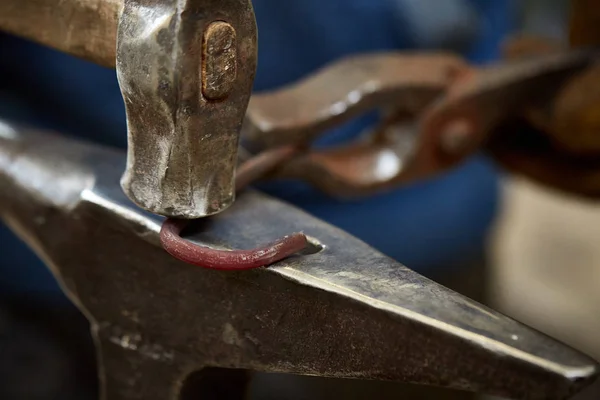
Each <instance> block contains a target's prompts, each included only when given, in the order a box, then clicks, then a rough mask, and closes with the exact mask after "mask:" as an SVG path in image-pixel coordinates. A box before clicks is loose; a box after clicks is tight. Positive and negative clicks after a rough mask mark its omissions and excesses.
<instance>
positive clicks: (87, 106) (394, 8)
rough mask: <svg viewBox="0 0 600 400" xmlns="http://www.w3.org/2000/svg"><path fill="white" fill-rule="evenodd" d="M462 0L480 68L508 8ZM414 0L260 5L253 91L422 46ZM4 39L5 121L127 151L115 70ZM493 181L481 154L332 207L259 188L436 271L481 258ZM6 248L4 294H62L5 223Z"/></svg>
mask: <svg viewBox="0 0 600 400" xmlns="http://www.w3.org/2000/svg"><path fill="white" fill-rule="evenodd" d="M422 1H423V2H425V1H426V0H422ZM430 1H431V0H430ZM438 1H439V0H433V3H437V2H438ZM444 1H446V0H444ZM464 1H465V2H466V3H468V4H469V6H470V7H471V10H472V11H473V12H474V14H473V15H476V16H477V17H478V21H479V22H480V23H479V25H478V30H477V34H478V37H477V39H476V40H475V42H474V43H472V45H471V46H470V49H469V50H468V51H467V55H468V56H469V58H470V59H471V60H473V61H477V62H483V61H487V60H491V59H494V58H495V57H496V56H497V51H498V43H499V40H500V39H501V38H502V37H503V36H504V35H505V33H506V32H507V30H508V29H509V22H510V15H511V13H510V10H511V9H510V1H509V0H497V1H494V0H470V1H468V0H464ZM407 2H408V1H403V0H302V1H292V0H285V1H282V0H254V2H253V3H254V6H255V11H256V15H257V20H258V27H259V35H260V37H259V68H258V74H257V78H256V85H255V87H256V89H257V90H261V91H262V90H268V89H273V88H276V87H278V86H280V85H283V84H286V83H289V82H291V81H294V80H296V79H299V78H301V77H303V76H305V75H306V74H307V73H309V72H311V71H314V70H315V69H317V68H319V67H321V66H323V65H324V64H326V63H328V62H330V61H333V60H336V59H338V58H340V57H342V56H345V55H348V54H354V53H358V52H370V51H375V50H390V49H404V48H412V47H417V46H419V43H418V42H419V41H418V40H417V39H418V38H419V37H422V36H423V32H425V33H426V32H427V31H428V30H427V29H421V30H420V32H421V34H420V35H416V34H415V35H413V34H411V30H413V31H415V32H416V29H417V28H415V27H416V26H418V23H419V21H411V23H412V24H411V23H406V20H404V21H403V19H402V18H403V11H402V10H403V9H404V8H403V7H405V5H404V6H403V3H407ZM413 3H414V2H413ZM433 3H431V4H433ZM432 12H435V10H433V9H432ZM404 17H406V15H404ZM411 26H412V28H411ZM479 28H480V29H479ZM442 36H443V35H442ZM415 38H417V39H415ZM1 43H2V44H1V45H0V51H2V53H3V54H4V55H6V56H2V57H0V115H2V116H3V117H12V118H15V119H17V120H25V121H27V122H29V123H33V124H36V125H38V126H41V127H46V128H51V129H54V130H57V131H59V132H64V133H68V134H73V135H78V136H80V137H83V138H86V139H91V140H93V141H95V142H98V143H103V144H108V145H112V146H119V147H125V146H126V126H125V114H124V109H123V105H122V100H121V96H120V92H119V88H118V84H117V80H116V77H115V72H114V71H112V70H107V69H104V68H102V67H98V66H95V65H92V64H90V63H87V62H85V61H81V60H77V59H74V58H71V57H69V56H66V55H63V54H60V53H57V52H55V51H53V50H50V49H47V48H43V47H40V46H37V45H35V44H32V43H28V42H25V41H22V40H18V39H15V38H12V37H5V38H2V41H1ZM8 55H10V56H8ZM368 121H369V118H368V117H364V118H359V119H357V120H356V121H354V122H353V123H351V124H348V125H346V126H344V127H343V128H342V129H338V130H336V131H335V132H333V133H332V134H331V135H329V136H328V137H327V138H326V139H325V141H327V142H329V143H336V142H339V141H341V140H347V139H348V138H349V137H352V136H354V135H356V134H357V133H358V132H359V131H360V130H361V128H362V127H364V125H365V124H366V123H368ZM497 183H498V182H497V173H496V171H495V169H494V168H493V167H492V166H491V164H490V163H489V162H488V161H486V160H484V159H482V158H479V157H476V158H474V159H473V160H471V161H470V162H468V163H467V164H466V165H464V166H462V167H460V168H458V169H457V170H454V171H452V172H450V173H449V174H447V175H445V176H442V177H440V178H438V179H436V180H434V181H430V182H423V183H419V184H416V185H412V186H410V187H405V188H400V189H398V190H396V191H394V192H392V193H387V194H383V195H379V196H376V197H372V198H368V199H364V200H360V201H350V202H342V201H336V200H334V199H331V198H328V197H326V196H324V195H323V194H322V193H319V192H317V191H316V190H314V189H312V188H310V187H307V186H306V185H304V184H302V183H297V182H295V183H285V184H277V185H274V184H269V185H264V187H263V188H264V189H265V190H266V191H268V192H270V193H272V194H274V195H277V196H279V197H281V198H283V199H285V200H287V201H289V202H291V203H294V204H297V205H298V206H300V207H302V208H304V209H306V210H308V211H309V212H311V213H313V214H314V215H316V216H318V217H320V218H322V219H324V220H326V221H328V222H330V223H332V224H334V225H337V226H339V227H341V228H342V229H345V230H347V231H348V232H350V233H352V234H354V235H356V236H357V237H359V238H361V239H363V240H364V241H366V242H368V243H370V244H371V245H373V246H374V247H376V248H377V249H379V250H380V251H382V252H384V253H386V254H388V255H390V256H392V257H394V258H395V259H398V260H399V261H401V262H403V263H405V264H406V265H407V266H409V267H411V268H413V269H416V270H418V271H420V272H424V273H429V272H431V269H432V268H444V267H445V266H447V265H450V264H453V263H458V262H461V261H464V260H465V259H468V258H469V257H471V256H473V255H474V254H478V253H480V252H481V249H482V246H483V241H484V239H485V235H486V232H487V229H488V227H489V225H490V222H491V221H492V219H493V216H494V214H495V211H496V206H497V197H498V184H497ZM0 240H1V242H0V243H2V248H1V250H0V293H1V292H2V291H19V292H22V291H36V292H50V293H54V292H55V291H56V290H57V288H56V287H55V286H54V285H53V283H52V281H51V280H50V279H49V274H48V273H47V272H46V271H45V268H43V267H41V264H40V263H39V261H38V260H37V259H36V258H35V257H34V256H32V255H31V253H29V251H27V250H26V249H25V247H24V246H22V245H18V244H15V240H14V238H13V237H12V234H10V233H9V232H8V231H7V230H6V228H4V227H3V228H2V230H0Z"/></svg>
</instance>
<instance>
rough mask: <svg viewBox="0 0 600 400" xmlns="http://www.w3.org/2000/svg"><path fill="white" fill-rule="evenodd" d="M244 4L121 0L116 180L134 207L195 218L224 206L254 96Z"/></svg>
mask: <svg viewBox="0 0 600 400" xmlns="http://www.w3.org/2000/svg"><path fill="white" fill-rule="evenodd" d="M256 59H257V32H256V21H255V18H254V11H253V9H252V4H251V2H250V0H209V1H206V0H186V1H172V2H164V1H159V0H156V1H154V0H153V1H146V0H126V1H125V6H124V8H123V12H122V14H121V17H120V23H119V33H118V37H117V76H118V79H119V85H120V87H121V92H122V94H123V99H124V101H125V108H126V111H127V130H128V155H127V167H126V171H125V174H124V175H123V178H122V181H121V184H122V187H123V190H124V191H125V193H126V194H127V195H128V196H129V197H130V198H131V199H132V200H133V201H134V202H135V203H136V204H137V205H139V206H140V207H142V208H144V209H145V210H148V211H151V212H153V213H156V214H160V215H165V216H170V217H177V218H187V219H192V218H200V217H204V216H207V215H212V214H216V213H218V212H221V211H223V210H224V209H226V208H227V207H229V206H230V205H231V204H232V203H233V201H234V199H235V183H234V174H235V167H236V162H237V148H238V142H239V135H240V129H241V125H242V121H243V119H244V115H245V114H246V108H247V106H248V101H249V99H250V94H251V93H252V85H253V82H254V75H255V73H256Z"/></svg>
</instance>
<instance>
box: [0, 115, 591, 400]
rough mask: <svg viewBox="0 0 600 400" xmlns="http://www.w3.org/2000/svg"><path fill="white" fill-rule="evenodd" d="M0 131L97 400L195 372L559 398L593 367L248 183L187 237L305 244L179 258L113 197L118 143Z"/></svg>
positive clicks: (11, 199)
mask: <svg viewBox="0 0 600 400" xmlns="http://www.w3.org/2000/svg"><path fill="white" fill-rule="evenodd" d="M0 132H1V134H0V188H1V190H0V213H1V214H0V215H1V216H2V217H3V219H4V220H5V221H6V222H7V223H8V224H9V226H11V227H12V228H13V229H14V230H15V231H16V232H17V233H18V234H19V235H20V236H21V237H22V238H23V239H24V240H26V241H27V243H29V245H30V246H31V247H32V248H33V249H35V251H36V252H37V253H38V254H39V255H40V256H41V257H42V258H43V259H44V260H45V262H46V263H47V264H48V266H49V267H50V268H51V269H52V271H53V272H54V273H55V275H56V277H57V278H58V279H59V281H60V282H61V284H62V285H63V288H64V290H65V291H66V292H67V293H68V295H69V296H70V297H71V299H72V300H73V301H74V302H75V303H76V304H77V305H78V306H79V307H80V308H81V310H82V311H83V312H84V313H85V314H86V315H87V317H88V318H89V319H90V321H91V323H92V326H93V333H94V336H95V339H96V343H97V348H98V352H99V354H100V364H101V374H102V382H103V396H104V397H103V398H105V399H111V400H120V399H145V400H151V399H157V400H158V399H175V398H177V396H178V392H179V391H180V389H181V386H182V382H183V381H184V380H185V378H186V377H187V376H189V374H191V373H192V372H194V371H197V370H199V369H202V368H205V367H225V368H240V369H249V370H255V371H263V372H286V373H295V374H307V375H318V376H328V377H340V378H343V377H346V378H361V379H374V380H392V381H402V382H412V383H420V384H426V385H435V386H443V387H450V388H456V389H465V390H471V391H477V392H485V393H490V394H497V395H502V396H505V397H510V398H516V399H561V398H566V397H569V396H570V395H571V394H573V393H575V392H577V391H578V390H580V389H581V388H582V387H584V386H586V385H587V384H589V383H590V382H591V381H593V379H594V378H595V377H596V375H597V374H598V365H597V363H596V362H595V361H593V360H591V359H590V358H588V357H587V356H585V355H582V354H580V353H578V352H576V351H575V350H572V349H571V348H569V347H567V346H565V345H563V344H561V343H559V342H557V341H555V340H553V339H551V338H549V337H546V336H544V335H543V334H540V333H539V332H537V331H534V330H532V329H530V328H528V327H526V326H524V325H522V324H520V323H518V322H516V321H514V320H512V319H510V318H508V317H506V316H503V315H501V314H499V313H497V312H495V311H493V310H490V309H488V308H486V307H484V306H482V305H480V304H478V303H476V302H474V301H472V300H470V299H468V298H466V297H464V296H461V295H459V294H457V293H454V292H452V291H451V290H449V289H446V288H444V287H442V286H440V285H438V284H436V283H434V282H432V281H430V280H428V279H426V278H424V277H422V276H420V275H419V274H417V273H415V272H413V271H411V270H410V269H408V268H406V267H405V266H403V265H401V264H399V263H398V262H396V261H394V260H392V259H390V258H388V257H386V256H384V255H382V254H380V253H378V252H377V251H375V250H374V249H372V248H371V247H369V246H368V245H366V244H365V243H363V242H361V241H360V240H358V239H355V238H353V237H352V236H350V235H348V234H346V233H345V232H343V231H340V230H339V229H337V228H334V227H332V226H330V225H328V224H326V223H324V222H322V221H319V220H318V219H316V218H314V217H312V216H310V215H308V214H306V213H304V212H302V211H300V210H298V209H296V208H294V207H292V206H290V205H288V204H285V203H283V202H281V201H278V200H276V199H273V198H269V197H267V196H265V195H263V194H260V193H257V192H252V191H247V192H244V193H243V194H242V195H241V196H240V197H239V198H238V200H237V201H236V203H235V205H234V206H233V207H231V208H230V209H229V210H228V211H226V212H224V213H222V214H219V215H218V216H216V217H214V218H210V219H206V220H202V221H198V222H197V223H196V224H195V225H194V226H193V229H191V231H190V232H187V233H186V235H187V237H188V238H189V239H190V240H194V241H196V242H198V243H201V244H203V245H206V246H214V247H219V248H231V249H233V248H250V247H253V246H255V245H256V244H258V243H264V242H267V241H270V240H272V239H275V238H277V237H280V236H283V235H285V234H287V233H289V232H292V231H303V232H305V233H306V234H307V235H309V236H310V237H311V238H313V239H314V242H315V243H318V244H319V245H315V246H314V249H313V250H314V251H313V252H312V253H313V254H303V255H297V256H294V257H292V258H289V259H286V260H284V261H282V262H279V263H278V264H276V265H274V266H272V267H270V268H261V269H257V270H252V271H246V272H221V271H212V270H206V269H202V268H198V267H193V266H189V265H186V264H184V263H182V262H179V261H177V260H175V259H173V258H172V257H171V256H169V255H168V254H167V253H166V252H165V251H164V250H163V249H162V248H161V247H160V245H159V240H158V231H159V227H160V223H161V220H160V219H159V218H157V217H154V216H152V215H149V214H147V213H145V212H143V211H141V210H140V209H138V208H136V207H135V206H134V205H133V204H132V203H130V202H129V200H127V198H126V196H125V195H124V194H123V193H122V192H121V189H120V187H119V178H120V175H121V173H122V171H123V168H124V165H125V155H124V154H123V153H121V152H118V151H113V150H109V149H106V148H101V147H95V146H90V145H85V144H82V143H78V142H74V141H69V140H66V139H64V138H61V137H59V136H51V135H48V134H42V133H39V132H32V131H25V130H22V129H19V128H17V127H14V126H11V125H8V124H3V125H2V130H1V131H0ZM321 247H322V248H321Z"/></svg>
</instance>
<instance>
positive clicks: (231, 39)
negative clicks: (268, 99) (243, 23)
mask: <svg viewBox="0 0 600 400" xmlns="http://www.w3.org/2000/svg"><path fill="white" fill-rule="evenodd" d="M235 41H236V33H235V29H233V27H232V26H231V25H229V24H228V23H227V22H223V21H217V22H213V23H212V24H210V25H209V26H208V28H207V29H206V32H205V33H204V46H203V48H204V49H203V54H202V94H203V95H204V97H206V99H208V100H220V99H224V98H226V97H227V96H229V93H230V92H231V90H232V89H233V84H234V83H235V80H236V76H237V55H236V46H235Z"/></svg>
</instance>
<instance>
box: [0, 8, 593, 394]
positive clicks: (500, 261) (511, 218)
mask: <svg viewBox="0 0 600 400" xmlns="http://www.w3.org/2000/svg"><path fill="white" fill-rule="evenodd" d="M253 3H254V6H255V10H256V15H257V19H258V27H259V33H260V39H259V43H260V46H259V69H258V74H257V79H256V87H255V89H256V91H264V90H270V89H274V88H277V87H279V86H281V85H284V84H286V83H290V82H292V81H294V80H297V79H299V78H301V77H303V76H304V75H306V74H308V73H310V72H312V71H314V70H315V69H317V68H319V67H321V66H323V65H324V64H326V63H328V62H330V61H333V60H336V59H338V58H340V57H342V56H344V55H348V54H354V53H358V52H370V51H376V50H391V49H424V50H437V49H447V50H452V51H456V52H459V53H461V54H463V55H465V56H466V57H468V59H469V60H470V61H472V62H474V63H480V64H482V63H490V62H494V61H496V60H498V59H499V57H500V54H501V45H502V42H503V41H504V40H505V39H506V38H507V37H509V36H510V35H513V34H516V33H527V34H533V35H539V36H544V37H549V38H555V39H558V40H562V39H564V38H565V34H566V27H567V22H568V21H567V17H568V0H444V1H440V0H286V1H281V0H254V1H253ZM357 27H360V29H357ZM0 116H2V117H4V118H9V119H12V120H15V121H20V122H24V123H27V124H30V125H35V126H38V127H42V128H48V129H53V130H56V131H59V132H61V133H65V134H69V135H74V136H78V137H82V138H84V139H87V140H92V141H95V142H97V143H102V144H105V145H109V146H115V147H121V148H124V147H125V145H126V127H125V115H124V109H123V105H122V101H121V97H120V92H119V88H118V85H117V81H116V77H115V72H114V71H112V70H107V69H104V68H101V67H98V66H95V65H91V64H89V63H86V62H84V61H81V60H76V59H74V58H71V57H69V56H66V55H63V54H59V53H57V52H55V51H53V50H50V49H46V48H42V47H40V46H37V45H35V44H33V43H29V42H26V41H23V40H21V39H17V38H14V37H10V36H8V35H3V36H0ZM371 121H372V119H371V118H370V116H365V117H364V118H360V119H357V120H356V121H354V122H353V123H352V124H349V125H346V126H344V127H343V128H340V129H337V130H335V131H333V132H331V133H330V134H329V135H328V136H327V138H325V140H324V141H323V144H324V145H327V144H333V143H339V142H342V141H345V140H348V139H350V138H352V137H354V136H356V135H357V134H359V133H360V132H361V130H362V129H363V128H364V127H365V126H366V125H368V124H369V123H370V122H371ZM261 188H262V189H263V190H265V191H267V192H269V193H271V194H273V195H276V196H278V197H280V198H283V199H285V200H287V201H290V202H292V203H294V204H296V205H298V206H300V207H302V208H304V209H306V210H308V211H309V212H311V213H313V214H314V215H316V216H318V217H320V218H322V219H324V220H326V221H328V222H330V223H332V224H334V225H337V226H339V227H341V228H343V229H345V230H347V231H349V232H350V233H352V234H354V235H355V236H357V237H359V238H361V239H362V240H364V241H366V242H367V243H369V244H371V245H372V246H374V247H375V248H377V249H379V250H380V251H382V252H384V253H386V254H388V255H389V256H391V257H393V258H395V259H397V260H399V261H401V262H402V263H404V264H405V265H407V266H409V267H410V268H412V269H415V270H416V271H418V272H420V273H422V274H424V275H426V276H428V277H430V278H432V279H434V280H436V281H439V282H441V283H442V284H444V285H446V286H449V287H451V288H453V289H455V290H458V291H460V292H462V293H464V294H466V295H468V296H470V297H473V298H475V299H477V300H479V301H482V302H484V303H487V304H489V305H491V306H492V307H493V308H496V309H499V310H500V311H502V312H504V313H506V314H508V315H510V316H513V317H515V318H516V319H518V320H521V321H522V322H525V323H527V324H529V325H532V326H534V327H536V328H538V329H540V330H542V331H544V332H546V333H548V334H550V335H552V336H554V337H556V338H559V339H561V340H563V341H565V342H567V343H569V344H570V345H572V346H574V347H576V348H578V349H580V350H582V351H584V352H587V353H588V354H591V355H592V356H594V357H595V358H598V359H600V339H598V338H599V337H600V336H599V335H598V334H597V332H598V330H599V329H600V312H599V311H600V291H598V289H597V288H598V287H600V248H598V246H596V245H595V244H596V242H597V240H598V239H600V236H596V235H600V205H596V204H593V203H585V202H582V201H581V200H577V199H573V198H569V197H566V196H560V195H557V194H555V193H553V192H548V191H546V190H544V189H542V188H540V187H537V186H536V185H534V184H532V183H530V182H527V181H524V180H521V179H517V178H514V177H510V176H506V175H505V174H503V173H502V172H501V171H500V170H499V169H498V168H497V167H496V166H494V164H493V163H492V162H491V161H490V160H488V159H486V158H485V157H483V156H480V157H475V158H473V159H472V160H471V161H470V162H468V163H467V164H465V165H463V166H461V167H460V168H458V169H456V170H454V171H451V172H450V173H448V174H446V175H444V176H441V177H439V178H438V179H436V180H434V181H432V182H427V183H421V184H416V185H411V186H410V187H405V188H400V189H398V190H396V191H394V192H393V193H388V194H385V195H380V196H377V197H373V198H369V199H364V200H361V201H352V202H350V201H347V202H341V201H336V200H333V199H330V198H328V197H326V196H324V195H323V194H321V193H318V192H316V191H315V190H313V189H311V188H309V187H307V186H305V185H302V184H298V183H293V182H287V183H279V184H269V185H263V186H262V187H261ZM374 222H375V223H374ZM379 224H382V225H385V226H386V229H380V228H375V226H377V225H379ZM96 384H97V383H96V380H95V360H94V355H93V349H92V347H91V343H90V339H89V336H88V335H87V324H86V321H85V320H84V319H83V318H82V317H81V315H80V314H79V313H78V311H77V310H75V308H74V307H73V306H72V305H71V304H70V303H69V302H68V301H67V300H66V298H65V297H64V296H63V295H62V293H61V292H60V290H59V288H58V286H57V285H56V283H55V281H54V279H53V278H52V276H51V274H50V273H49V272H48V271H47V270H46V269H45V267H44V266H43V265H42V264H41V262H40V261H39V260H38V259H37V258H36V257H35V255H33V254H32V253H31V252H30V251H29V250H28V249H27V248H26V247H25V245H24V244H22V243H21V242H19V241H18V240H17V239H16V238H15V237H14V235H13V234H12V233H11V232H9V231H8V230H7V229H6V228H5V227H3V226H0V398H1V399H19V400H25V399H27V400H29V399H32V400H33V399H35V400H38V399H39V400H42V399H43V400H46V399H67V400H68V399H82V400H83V399H93V398H96V392H95V390H96ZM251 392H252V398H256V399H282V400H286V399H321V398H323V399H325V398H340V399H370V398H379V399H387V398H390V399H391V398H394V399H398V398H406V399H420V398H423V399H428V398H435V399H445V398H448V399H470V398H474V396H472V395H469V394H466V393H458V392H447V391H437V390H434V389H427V390H426V389H424V388H419V387H412V386H407V385H394V384H377V383H369V384H367V383H362V382H343V383H342V382H337V381H329V380H322V379H317V378H300V377H292V376H273V375H264V376H263V375H258V376H257V377H255V379H254V381H253V384H252V390H251ZM375 395H376V397H374V396H375ZM190 398H192V397H190ZM587 398H589V399H598V398H600V391H599V390H598V389H594V388H592V389H590V390H589V391H588V392H587V393H585V394H584V395H583V396H582V397H581V399H587Z"/></svg>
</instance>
